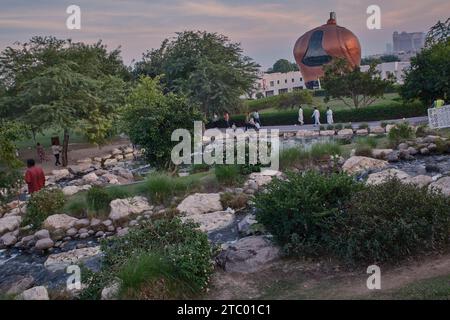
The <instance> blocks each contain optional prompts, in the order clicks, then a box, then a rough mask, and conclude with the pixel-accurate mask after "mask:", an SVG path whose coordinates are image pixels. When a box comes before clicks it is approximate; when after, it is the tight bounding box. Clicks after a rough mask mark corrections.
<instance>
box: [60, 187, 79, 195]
mask: <svg viewBox="0 0 450 320" xmlns="http://www.w3.org/2000/svg"><path fill="white" fill-rule="evenodd" d="M80 191H81V189H80V187H77V186H66V187H64V188H63V189H62V192H63V193H64V195H65V196H72V195H74V194H75V193H78V192H80Z"/></svg>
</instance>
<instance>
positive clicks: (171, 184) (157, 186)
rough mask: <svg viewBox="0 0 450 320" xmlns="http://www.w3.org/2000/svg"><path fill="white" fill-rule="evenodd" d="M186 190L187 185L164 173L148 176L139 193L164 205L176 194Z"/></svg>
mask: <svg viewBox="0 0 450 320" xmlns="http://www.w3.org/2000/svg"><path fill="white" fill-rule="evenodd" d="M186 190H187V184H186V183H184V182H183V181H182V180H181V179H180V178H178V177H172V176H169V175H167V174H165V173H154V174H151V175H150V176H148V178H147V180H146V181H145V183H144V184H143V185H142V186H141V188H140V191H141V192H143V193H145V194H146V195H147V197H148V198H149V199H150V200H151V201H152V202H153V203H157V204H166V203H168V201H169V200H170V199H171V198H172V197H174V196H175V195H177V194H180V193H183V192H185V191H186Z"/></svg>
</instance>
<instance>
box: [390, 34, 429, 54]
mask: <svg viewBox="0 0 450 320" xmlns="http://www.w3.org/2000/svg"><path fill="white" fill-rule="evenodd" d="M392 38H393V42H394V52H400V51H405V52H408V51H419V50H420V49H422V48H423V46H424V45H425V33H423V32H412V33H408V32H404V31H403V32H402V33H398V32H397V31H395V32H394V34H393V36H392Z"/></svg>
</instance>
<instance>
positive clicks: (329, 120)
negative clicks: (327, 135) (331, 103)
mask: <svg viewBox="0 0 450 320" xmlns="http://www.w3.org/2000/svg"><path fill="white" fill-rule="evenodd" d="M327 123H328V124H333V123H334V120H333V111H332V110H331V109H330V107H327Z"/></svg>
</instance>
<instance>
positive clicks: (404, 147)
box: [398, 142, 409, 150]
mask: <svg viewBox="0 0 450 320" xmlns="http://www.w3.org/2000/svg"><path fill="white" fill-rule="evenodd" d="M408 148H409V145H408V144H407V143H404V142H403V143H400V144H399V145H398V150H407V149H408Z"/></svg>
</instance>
